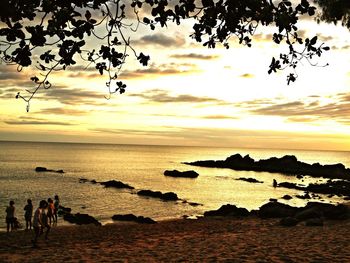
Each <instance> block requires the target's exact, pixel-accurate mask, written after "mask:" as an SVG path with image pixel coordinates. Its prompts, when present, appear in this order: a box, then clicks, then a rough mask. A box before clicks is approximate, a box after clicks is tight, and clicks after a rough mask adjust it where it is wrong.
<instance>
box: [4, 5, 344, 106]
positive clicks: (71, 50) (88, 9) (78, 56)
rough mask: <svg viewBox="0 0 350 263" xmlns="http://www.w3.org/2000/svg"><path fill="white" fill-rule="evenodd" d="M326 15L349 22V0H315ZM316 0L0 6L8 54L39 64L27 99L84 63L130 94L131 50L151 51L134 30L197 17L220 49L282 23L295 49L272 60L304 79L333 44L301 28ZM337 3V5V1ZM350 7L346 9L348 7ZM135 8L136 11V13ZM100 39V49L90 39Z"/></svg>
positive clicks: (200, 33) (199, 36) (206, 39)
mask: <svg viewBox="0 0 350 263" xmlns="http://www.w3.org/2000/svg"><path fill="white" fill-rule="evenodd" d="M312 1H314V2H316V3H317V4H319V5H320V7H321V9H322V11H323V13H322V14H321V15H319V16H318V19H322V20H326V21H331V22H335V21H338V20H342V21H343V24H344V25H346V26H348V27H349V3H348V1H347V0H343V1H340V0H339V1H336V0H334V1H333V0H312ZM310 2H311V0H300V2H299V3H298V4H293V3H292V2H291V1H289V0H278V1H272V0H216V1H214V0H201V1H196V0H130V1H127V0H70V1H68V0H2V1H1V8H0V23H1V29H0V58H1V61H2V62H3V63H5V64H9V65H17V70H18V71H21V70H22V68H23V67H28V66H31V65H33V64H35V67H36V68H37V70H38V71H39V73H40V74H39V75H38V76H33V77H32V78H31V80H32V81H33V83H34V84H35V87H34V88H33V90H26V91H27V94H26V95H22V94H21V93H18V94H17V95H16V98H21V99H23V100H24V101H25V102H26V103H27V111H29V105H30V101H31V100H32V98H33V97H34V96H35V94H36V93H37V92H38V90H39V89H41V88H43V89H47V88H50V87H51V83H50V82H49V76H50V74H51V73H52V72H53V71H58V70H65V69H66V68H67V67H70V66H72V65H75V64H76V63H77V62H78V63H82V62H84V61H85V62H86V63H87V65H86V66H87V67H88V66H90V65H93V66H94V67H95V68H96V70H97V71H98V72H99V73H100V74H101V75H103V74H104V73H107V78H108V80H107V82H106V86H107V87H108V91H109V96H107V98H109V97H110V95H111V94H113V93H120V94H122V93H124V92H125V89H126V85H125V84H124V83H123V82H122V81H120V80H118V75H119V73H120V70H121V69H122V67H123V65H124V64H125V63H126V62H127V57H128V56H129V54H132V55H133V56H135V58H136V59H137V60H138V61H139V63H140V64H141V65H143V66H147V65H148V62H149V60H150V56H149V55H145V54H144V53H142V52H139V51H137V50H136V49H135V48H134V47H133V46H132V45H131V42H130V32H134V31H137V29H138V28H139V26H140V25H146V26H148V27H150V29H151V30H155V29H156V27H157V26H161V27H166V26H167V25H168V24H169V23H175V24H177V25H179V24H181V22H182V21H183V20H185V19H192V21H193V33H192V34H191V37H192V38H193V39H195V40H196V41H197V42H201V43H202V44H203V46H206V47H208V48H215V47H216V46H217V44H218V43H220V44H222V45H223V46H224V47H226V48H229V47H230V39H231V38H232V37H236V38H237V39H238V42H239V43H240V44H242V45H246V46H248V47H251V45H252V36H253V35H254V33H255V32H256V29H257V28H258V27H259V26H271V27H274V28H276V32H275V33H274V34H273V37H272V39H271V40H272V41H273V42H275V43H276V44H286V45H287V46H288V49H289V52H288V53H286V54H280V56H279V57H278V58H272V61H271V64H270V66H269V69H268V73H269V74H270V73H272V72H277V71H278V70H283V69H286V68H289V69H291V71H292V72H291V73H289V75H288V77H287V82H288V84H289V83H290V82H294V81H295V80H296V78H297V74H296V72H295V68H296V67H297V65H298V63H299V62H300V61H302V60H306V61H308V62H309V63H310V64H311V65H317V63H315V62H314V61H313V59H314V57H320V56H321V55H322V53H323V52H324V51H327V50H329V48H328V47H326V46H324V44H323V43H318V38H317V36H314V37H312V38H305V39H303V37H302V36H301V35H300V34H299V32H298V20H299V18H300V16H305V15H306V16H310V17H313V16H315V14H316V7H314V6H312V5H311V4H310ZM333 3H336V5H333ZM342 7H346V10H345V11H344V10H341V8H342ZM130 10H131V12H130ZM92 41H98V46H97V48H96V49H89V48H87V46H88V43H90V42H92Z"/></svg>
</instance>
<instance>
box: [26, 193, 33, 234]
mask: <svg viewBox="0 0 350 263" xmlns="http://www.w3.org/2000/svg"><path fill="white" fill-rule="evenodd" d="M24 211H25V212H24V219H25V220H26V230H28V229H32V216H33V204H32V200H30V199H28V200H27V204H26V206H25V207H24Z"/></svg>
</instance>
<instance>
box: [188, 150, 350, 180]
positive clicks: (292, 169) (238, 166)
mask: <svg viewBox="0 0 350 263" xmlns="http://www.w3.org/2000/svg"><path fill="white" fill-rule="evenodd" d="M185 164H188V165H194V166H202V167H215V168H230V169H234V170H240V171H256V172H270V173H283V174H293V175H310V176H313V177H326V178H333V179H349V178H350V169H349V168H345V166H344V165H343V164H340V163H338V164H331V165H321V164H319V163H314V164H308V163H304V162H300V161H298V160H297V158H296V157H295V156H294V155H286V156H283V157H281V158H277V157H272V158H269V159H266V160H259V161H255V160H254V159H252V158H251V157H250V156H249V155H246V156H244V157H242V156H241V155H240V154H235V155H232V156H230V157H228V158H227V159H226V160H218V161H214V160H207V161H195V162H186V163H185Z"/></svg>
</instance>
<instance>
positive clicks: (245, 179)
mask: <svg viewBox="0 0 350 263" xmlns="http://www.w3.org/2000/svg"><path fill="white" fill-rule="evenodd" d="M236 180H238V181H245V182H248V183H258V184H262V183H264V182H263V181H259V180H257V179H255V178H250V177H249V178H244V177H240V178H238V179H236Z"/></svg>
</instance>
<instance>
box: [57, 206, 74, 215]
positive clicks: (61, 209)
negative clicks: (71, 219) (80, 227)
mask: <svg viewBox="0 0 350 263" xmlns="http://www.w3.org/2000/svg"><path fill="white" fill-rule="evenodd" d="M71 211H72V209H71V208H70V207H64V206H62V205H60V206H59V207H58V214H59V215H64V214H69V213H70V212H71Z"/></svg>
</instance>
